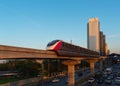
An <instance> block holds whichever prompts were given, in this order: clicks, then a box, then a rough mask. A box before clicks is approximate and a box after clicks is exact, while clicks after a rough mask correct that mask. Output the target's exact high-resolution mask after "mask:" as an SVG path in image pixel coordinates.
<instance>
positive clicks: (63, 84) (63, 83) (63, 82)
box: [37, 69, 90, 86]
mask: <svg viewBox="0 0 120 86" xmlns="http://www.w3.org/2000/svg"><path fill="white" fill-rule="evenodd" d="M78 72H79V71H78ZM78 72H76V73H75V81H77V80H80V79H81V78H83V77H86V76H87V75H88V74H89V73H90V71H89V70H88V69H87V70H84V71H80V72H82V73H83V75H82V76H78ZM67 82H68V77H67V76H64V77H60V81H59V82H56V83H53V82H51V80H49V81H44V82H40V83H39V84H38V85H37V86H68V83H67Z"/></svg>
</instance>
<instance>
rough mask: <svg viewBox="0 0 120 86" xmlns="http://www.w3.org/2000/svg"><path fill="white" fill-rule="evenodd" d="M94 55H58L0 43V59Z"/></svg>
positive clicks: (75, 58)
mask: <svg viewBox="0 0 120 86" xmlns="http://www.w3.org/2000/svg"><path fill="white" fill-rule="evenodd" d="M94 58H99V57H98V56H95V55H88V54H87V55H85V54H82V53H81V56H78V57H77V56H75V57H74V56H58V55H57V54H56V52H54V51H47V50H40V49H32V48H22V47H14V46H6V45H0V59H74V60H80V59H94Z"/></svg>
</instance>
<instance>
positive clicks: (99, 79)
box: [96, 78, 104, 84]
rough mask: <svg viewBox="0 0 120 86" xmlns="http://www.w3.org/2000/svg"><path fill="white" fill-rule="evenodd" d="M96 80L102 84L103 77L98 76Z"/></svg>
mask: <svg viewBox="0 0 120 86" xmlns="http://www.w3.org/2000/svg"><path fill="white" fill-rule="evenodd" d="M96 81H97V83H99V84H102V83H103V82H104V80H103V78H98V79H97V80H96Z"/></svg>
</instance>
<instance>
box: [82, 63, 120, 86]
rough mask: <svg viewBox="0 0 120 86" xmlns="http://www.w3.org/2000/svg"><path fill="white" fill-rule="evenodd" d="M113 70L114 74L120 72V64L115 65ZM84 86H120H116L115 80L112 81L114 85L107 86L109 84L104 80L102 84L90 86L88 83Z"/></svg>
mask: <svg viewBox="0 0 120 86" xmlns="http://www.w3.org/2000/svg"><path fill="white" fill-rule="evenodd" d="M112 69H113V72H120V63H118V64H115V65H113V66H112ZM80 86H81V85H80ZM82 86H120V85H116V84H115V81H114V79H112V83H111V84H107V83H105V79H104V82H103V83H102V84H99V83H97V82H95V83H93V84H91V85H90V84H89V83H88V82H87V81H86V82H85V84H84V85H82Z"/></svg>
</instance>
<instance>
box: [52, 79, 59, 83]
mask: <svg viewBox="0 0 120 86" xmlns="http://www.w3.org/2000/svg"><path fill="white" fill-rule="evenodd" d="M59 81H60V79H59V78H54V79H53V80H52V82H54V83H55V82H59Z"/></svg>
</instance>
